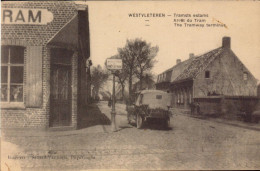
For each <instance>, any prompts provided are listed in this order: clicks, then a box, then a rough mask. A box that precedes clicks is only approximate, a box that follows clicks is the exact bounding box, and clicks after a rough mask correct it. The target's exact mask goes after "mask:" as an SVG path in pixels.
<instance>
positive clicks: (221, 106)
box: [194, 96, 260, 119]
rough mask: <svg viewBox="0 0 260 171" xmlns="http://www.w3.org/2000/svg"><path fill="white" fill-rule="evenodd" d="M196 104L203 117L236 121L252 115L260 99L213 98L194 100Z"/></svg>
mask: <svg viewBox="0 0 260 171" xmlns="http://www.w3.org/2000/svg"><path fill="white" fill-rule="evenodd" d="M194 102H195V103H197V102H198V103H199V106H200V111H201V114H202V115H211V116H216V117H219V116H221V117H224V118H227V119H236V118H238V117H239V116H241V115H244V116H245V115H246V114H249V115H250V114H251V113H252V112H253V111H254V110H255V109H256V107H257V104H258V103H259V102H260V99H259V98H257V97H250V96H247V97H245V96H211V97H204V98H202V97H201V98H194Z"/></svg>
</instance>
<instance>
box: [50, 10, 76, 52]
mask: <svg viewBox="0 0 260 171" xmlns="http://www.w3.org/2000/svg"><path fill="white" fill-rule="evenodd" d="M47 44H48V45H50V46H58V47H71V48H76V49H77V48H78V15H75V16H74V17H73V18H72V19H71V20H70V21H69V22H68V23H67V24H65V25H64V26H63V27H62V28H61V29H60V31H59V32H57V33H56V34H55V35H54V36H53V37H52V38H51V39H50V40H49V41H48V43H47Z"/></svg>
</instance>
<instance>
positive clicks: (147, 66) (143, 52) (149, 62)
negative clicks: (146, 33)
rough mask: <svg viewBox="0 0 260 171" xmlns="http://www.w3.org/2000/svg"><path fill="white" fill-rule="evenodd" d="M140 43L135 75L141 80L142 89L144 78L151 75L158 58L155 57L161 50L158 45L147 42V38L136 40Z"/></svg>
mask: <svg viewBox="0 0 260 171" xmlns="http://www.w3.org/2000/svg"><path fill="white" fill-rule="evenodd" d="M135 41H136V42H137V44H138V45H139V46H138V47H137V49H136V51H137V57H136V67H135V75H136V77H137V78H138V79H139V80H140V90H142V88H143V78H144V76H145V75H149V74H150V73H149V72H150V71H151V69H152V68H153V66H154V63H155V62H156V60H155V59H154V58H155V56H156V55H157V53H158V51H159V47H158V46H154V47H152V46H151V44H150V43H147V42H146V41H145V40H141V39H136V40H135Z"/></svg>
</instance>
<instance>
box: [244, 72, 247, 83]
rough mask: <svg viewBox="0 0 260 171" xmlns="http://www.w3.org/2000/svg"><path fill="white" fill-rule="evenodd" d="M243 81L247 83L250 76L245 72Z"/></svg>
mask: <svg viewBox="0 0 260 171" xmlns="http://www.w3.org/2000/svg"><path fill="white" fill-rule="evenodd" d="M243 79H244V81H247V79H248V74H247V73H246V72H244V75H243Z"/></svg>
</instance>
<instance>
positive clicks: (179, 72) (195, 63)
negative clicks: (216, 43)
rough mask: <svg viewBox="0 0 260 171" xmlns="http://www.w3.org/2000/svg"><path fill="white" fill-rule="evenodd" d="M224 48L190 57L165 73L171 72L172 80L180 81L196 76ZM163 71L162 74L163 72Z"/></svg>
mask: <svg viewBox="0 0 260 171" xmlns="http://www.w3.org/2000/svg"><path fill="white" fill-rule="evenodd" d="M223 50H224V48H223V47H220V48H217V49H214V50H211V51H209V52H207V53H205V54H203V55H200V56H195V57H193V58H189V59H187V60H185V61H183V62H180V63H179V64H176V65H174V66H173V67H172V68H170V69H168V70H166V71H164V72H163V73H167V72H169V71H172V72H171V79H170V80H168V81H170V82H172V83H173V82H179V81H184V80H189V79H193V78H195V77H196V76H197V75H198V74H199V73H200V72H201V71H203V70H204V69H205V68H206V67H207V66H208V65H209V64H210V63H211V62H212V61H213V60H214V59H215V58H216V57H218V56H220V55H221V54H222V52H223ZM163 73H162V74H163Z"/></svg>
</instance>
